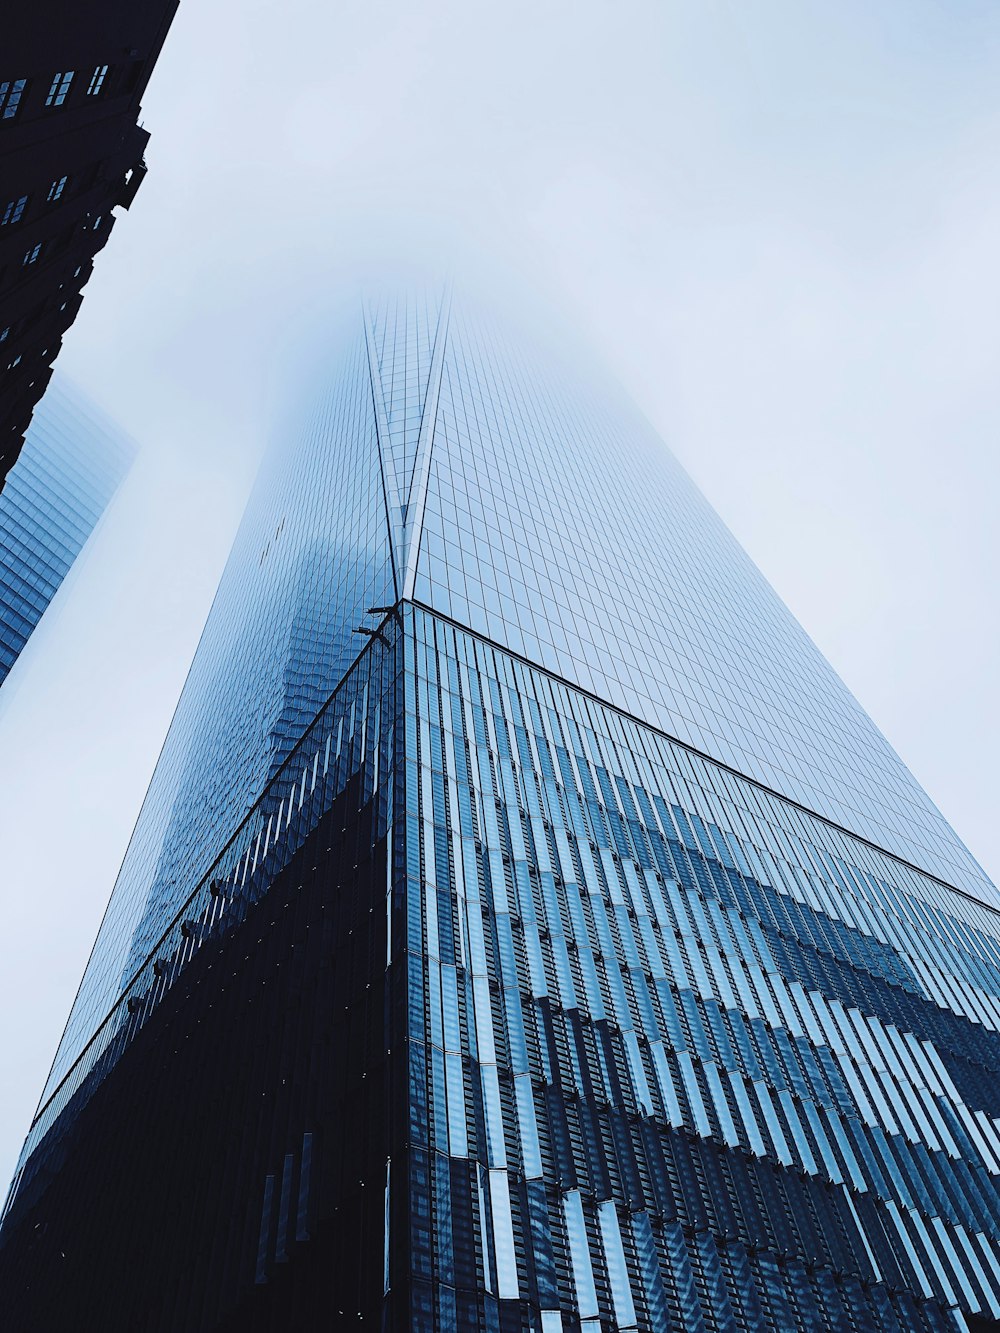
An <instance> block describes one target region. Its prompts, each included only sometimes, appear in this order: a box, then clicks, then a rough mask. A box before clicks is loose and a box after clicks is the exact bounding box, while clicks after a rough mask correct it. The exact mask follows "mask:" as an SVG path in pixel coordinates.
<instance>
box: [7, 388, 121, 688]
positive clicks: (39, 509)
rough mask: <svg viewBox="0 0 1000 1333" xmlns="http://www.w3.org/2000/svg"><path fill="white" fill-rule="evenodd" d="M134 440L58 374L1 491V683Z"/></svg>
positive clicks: (118, 477)
mask: <svg viewBox="0 0 1000 1333" xmlns="http://www.w3.org/2000/svg"><path fill="white" fill-rule="evenodd" d="M134 455H135V446H134V445H133V444H132V442H131V441H130V440H129V439H128V437H127V436H126V435H124V434H123V433H122V432H121V431H120V430H119V429H118V427H117V426H115V425H114V423H113V422H111V421H110V420H109V419H108V418H107V417H105V416H104V415H103V413H101V412H100V411H98V409H97V408H96V407H94V405H93V404H92V403H90V402H89V401H88V400H87V399H86V398H85V397H84V396H83V395H82V394H81V393H79V392H78V390H76V389H75V388H73V387H71V386H70V385H68V384H67V382H66V381H65V380H59V381H57V382H56V383H54V384H53V385H52V388H51V389H50V390H49V392H48V393H47V394H46V396H45V399H44V401H43V402H42V403H41V405H40V406H39V408H38V410H37V412H36V413H35V418H34V421H33V422H32V425H31V429H30V430H29V431H28V434H27V437H26V439H25V443H24V448H23V450H22V451H21V455H20V457H19V458H18V460H17V463H16V465H15V466H14V468H13V469H12V470H11V472H10V474H9V476H8V478H7V484H6V485H5V486H4V488H3V491H2V492H0V684H2V683H3V681H4V680H5V679H6V677H7V675H8V673H9V672H10V669H11V667H12V666H13V665H14V663H15V661H16V660H17V657H18V655H19V653H20V652H21V649H22V648H23V647H24V645H25V644H26V643H27V641H28V638H29V637H30V635H31V632H32V631H33V630H34V628H35V626H36V625H37V624H38V622H39V620H41V618H42V615H43V614H44V612H45V608H46V607H47V606H48V604H49V602H51V601H52V598H53V597H54V596H55V594H56V591H57V589H58V588H59V586H60V584H61V583H62V581H63V579H64V578H65V577H66V575H67V574H68V573H69V570H70V566H71V565H72V564H73V561H74V560H75V559H76V557H77V556H78V555H79V554H80V551H81V550H82V549H83V546H84V544H85V543H86V541H87V538H88V537H89V536H90V534H91V532H93V530H94V528H95V527H96V525H97V522H98V520H99V519H100V517H101V515H102V514H103V513H104V511H105V509H106V508H107V506H108V502H109V501H110V500H111V497H112V496H113V495H114V493H115V491H116V490H117V489H118V486H119V484H120V482H121V481H122V478H123V477H124V476H125V474H126V472H127V471H128V469H129V467H130V466H131V464H132V459H133V457H134Z"/></svg>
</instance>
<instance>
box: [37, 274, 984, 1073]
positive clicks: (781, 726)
mask: <svg viewBox="0 0 1000 1333" xmlns="http://www.w3.org/2000/svg"><path fill="white" fill-rule="evenodd" d="M400 599H406V600H412V601H414V602H416V603H417V604H420V605H423V606H425V607H427V608H429V609H432V610H434V611H435V612H437V613H439V614H441V615H444V616H446V617H449V618H450V619H452V620H453V621H454V622H456V623H457V624H458V625H460V626H464V627H467V628H469V629H471V630H473V631H475V632H476V633H478V634H481V635H483V636H485V637H486V638H487V639H489V640H491V641H492V642H494V643H496V644H498V645H499V646H501V647H503V648H505V649H507V650H509V651H511V652H513V653H515V654H518V655H519V656H521V657H523V658H525V659H527V660H528V661H530V662H532V663H535V664H537V665H538V666H540V667H542V668H544V669H545V670H546V671H548V672H550V673H552V674H553V675H554V676H556V677H558V678H560V679H561V680H563V681H566V682H568V683H569V684H571V685H574V686H577V687H579V688H581V689H583V690H585V691H588V692H589V693H591V694H592V695H594V696H596V697H597V698H599V699H601V700H602V701H605V702H606V703H609V704H611V705H613V706H614V707H615V708H618V709H620V710H621V711H622V712H623V713H626V714H629V715H630V716H632V717H634V718H636V719H638V720H639V721H641V722H644V723H646V724H649V725H651V726H653V727H655V728H657V729H659V730H660V731H662V732H663V733H665V734H666V735H668V736H670V737H673V738H676V739H677V740H679V741H681V742H682V743H683V744H685V745H687V746H689V747H691V748H692V749H694V750H696V751H698V752H699V753H701V754H703V755H706V756H708V757H709V758H711V759H713V760H715V761H718V762H720V763H722V764H724V765H726V766H727V767H729V768H730V769H732V770H734V771H736V772H738V773H739V774H742V775H744V776H745V777H748V778H750V779H751V780H752V781H753V782H755V783H758V784H760V786H761V787H763V788H767V789H769V790H771V791H774V792H776V793H778V794H779V795H781V796H783V797H785V798H788V799H790V800H792V801H794V802H796V803H798V804H799V805H801V806H803V807H805V808H806V809H807V810H809V811H811V812H813V813H815V814H817V815H819V816H820V817H821V818H822V819H825V820H828V821H830V822H831V823H832V824H835V825H837V826H838V827H840V828H843V829H845V830H847V831H848V832H850V833H852V834H854V835H856V836H859V837H861V838H863V839H865V840H867V841H868V842H870V843H872V844H874V845H875V846H877V847H879V848H882V849H884V850H885V851H887V852H889V853H890V854H891V855H892V856H895V857H897V858H900V859H901V860H903V861H905V862H907V863H909V864H910V865H913V866H916V867H918V868H919V869H920V870H922V871H925V872H927V873H929V874H930V875H932V876H936V877H937V878H939V879H940V880H942V881H944V882H945V883H946V884H950V885H954V886H956V887H957V888H959V889H961V890H963V891H965V892H967V893H970V894H972V895H974V896H976V897H979V898H981V899H983V900H984V901H988V902H991V903H994V902H996V891H995V889H994V888H993V886H992V884H991V883H990V881H989V880H988V878H987V877H986V876H985V875H984V873H983V872H982V870H981V869H980V868H979V866H978V865H977V863H976V862H975V860H974V859H973V857H972V856H971V855H970V853H969V852H968V850H967V849H966V848H965V846H964V845H963V844H962V842H961V841H960V839H959V838H958V837H957V835H956V834H955V833H954V832H953V830H952V829H951V828H950V827H949V825H948V824H947V822H946V821H945V820H944V818H943V817H942V816H941V814H940V813H939V811H938V810H937V809H936V807H935V806H934V805H933V803H932V802H931V801H930V799H929V798H928V797H927V795H926V794H925V793H924V791H923V790H922V789H921V787H920V786H919V785H918V783H917V782H916V781H915V780H914V778H913V777H912V776H911V774H910V773H909V772H908V770H907V769H906V767H905V766H904V765H903V763H902V762H901V760H900V759H899V757H898V756H897V755H896V754H895V752H894V751H893V749H892V747H891V746H890V745H889V744H888V742H887V741H886V740H885V738H884V737H883V736H882V734H881V733H880V732H879V731H878V729H877V728H876V727H875V725H874V724H873V723H872V722H871V720H870V719H869V718H868V716H867V715H866V713H865V712H864V710H863V709H862V708H861V707H860V706H859V704H858V703H857V701H856V700H855V699H854V698H853V696H852V695H851V694H850V692H849V691H848V690H847V688H846V687H845V685H844V684H843V683H842V681H841V680H840V679H839V677H838V676H837V675H836V673H835V672H834V671H833V670H832V668H831V667H830V666H829V664H828V663H827V662H826V660H825V659H824V658H823V656H822V655H821V654H820V652H819V651H818V649H817V648H816V647H815V645H814V644H813V643H812V641H811V640H810V639H809V637H808V636H807V635H806V634H805V632H804V631H803V630H802V628H801V627H800V626H799V624H798V623H797V622H796V620H795V619H794V618H793V616H792V615H791V613H790V612H789V611H788V610H787V608H786V607H785V606H784V605H783V604H782V602H781V601H780V599H779V598H778V597H777V596H776V594H775V593H774V591H773V590H772V589H771V587H770V586H769V585H768V583H767V582H766V580H765V579H764V578H763V577H762V575H761V574H760V573H759V571H758V570H757V569H756V568H755V567H754V565H753V564H752V562H751V561H750V560H749V558H748V557H747V556H746V554H745V553H744V552H743V550H742V549H741V548H740V546H739V545H738V544H737V542H736V541H735V540H734V538H733V537H732V536H731V534H730V533H729V532H728V530H727V529H726V528H725V526H724V525H723V523H722V522H721V520H720V519H719V518H718V516H717V515H716V514H715V513H714V511H713V510H712V509H711V508H710V506H709V505H708V504H707V503H706V501H705V500H704V498H703V497H702V496H701V494H700V493H699V492H698V490H697V489H696V487H695V486H694V485H693V484H692V482H691V480H690V478H689V477H688V476H687V474H686V473H685V472H684V470H683V469H682V468H681V467H680V465H679V464H678V463H677V462H676V460H675V459H674V458H673V457H672V455H671V454H670V453H669V451H668V450H667V448H666V447H665V445H664V444H663V443H662V441H661V440H660V439H659V438H658V437H657V436H656V435H655V433H654V432H653V431H652V429H651V428H650V427H649V425H648V423H646V422H645V421H644V420H643V419H642V418H641V417H640V416H639V415H638V414H637V413H635V412H634V410H632V409H631V408H629V407H628V406H627V404H625V403H623V402H622V401H620V400H619V397H618V395H617V393H616V391H615V390H613V389H611V388H604V387H601V386H600V385H599V384H597V383H595V381H594V378H593V376H592V375H591V374H589V373H588V374H586V375H581V374H580V373H579V372H578V371H577V370H575V369H573V368H572V367H569V366H567V365H566V364H564V363H563V362H562V361H561V359H560V358H559V357H558V356H557V355H556V354H554V353H552V352H550V351H549V350H547V349H545V348H542V347H540V346H537V345H534V344H533V343H532V342H531V341H530V340H527V341H526V340H524V339H523V338H521V337H520V335H515V334H513V333H512V332H511V330H510V329H509V328H508V327H507V326H506V325H505V324H500V323H498V321H497V320H496V319H495V318H494V317H492V316H489V315H484V314H483V313H481V311H480V310H479V309H478V307H477V306H474V305H473V304H472V303H471V302H470V301H468V300H466V299H464V298H463V297H462V295H461V293H458V292H457V293H455V294H454V295H453V296H451V295H449V296H445V295H444V294H442V292H440V291H434V292H431V293H427V292H423V293H420V294H418V295H407V296H405V297H394V298H390V299H382V300H374V301H370V302H368V303H367V304H366V306H365V309H364V311H363V313H361V314H360V315H359V317H358V319H357V322H356V332H355V334H354V335H353V337H352V338H350V339H349V341H348V345H347V347H346V348H345V350H344V352H343V355H342V357H341V359H340V362H339V366H338V368H337V370H336V372H335V374H334V377H333V380H332V383H331V385H330V387H329V389H328V391H327V392H326V394H325V395H324V396H323V397H322V399H321V401H320V403H319V406H318V408H317V409H316V410H315V411H314V413H313V415H312V417H311V419H310V422H309V424H308V426H307V427H306V428H305V429H303V430H301V431H299V432H293V433H290V434H289V435H288V436H283V437H280V438H279V439H277V441H276V442H275V445H274V447H273V449H272V451H271V453H270V455H269V457H268V459H267V460H266V461H265V464H264V467H263V468H262V471H261V475H260V478H259V481H258V484H257V487H256V489H255V492H254V496H253V498H252V500H251V503H250V505H249V507H248V510H247V513H246V516H245V518H244V521H243V523H242V526H241V528H240V531H239V534H238V536H237V539H236V542H235V545H234V549H233V552H232V555H231V557H230V560H229V563H228V565H227V568H226V571H225V574H224V576H223V579H222V583H221V585H220V589H219V593H218V595H217V598H216V601H215V605H214V606H213V609H212V613H211V615H210V617H209V620H208V623H207V625H206V628H205V631H204V634H203V636H202V640H201V643H200V645H199V648H198V652H197V655H196V657H195V660H194V663H193V665H192V668H191V673H190V676H189V678H188V681H187V684H186V686H185V689H184V693H183V695H182V697H181V700H180V703H179V705H178V708H177V712H176V715H175V717H174V721H173V724H172V726H171V729H170V733H169V735H168V737H167V741H166V744H165V746H164V749H163V753H162V755H161V758H160V761H159V764H158V765H157V769H156V773H155V774H154V777H153V781H152V783H151V785H150V789H149V792H148V794H147V797H146V801H145V803H144V806H143V809H142V813H141V815H140V818H139V821H138V824H137V826H136V829H135V833H134V835H133V838H132V842H131V844H130V846H129V850H128V853H127V855H126V857H125V861H124V864H123V867H122V870H121V874H120V876H119V880H118V883H117V886H116V888H115V892H114V895H113V897H112V900H111V903H110V905H109V908H108V912H107V915H106V917H105V920H104V923H103V925H102V928H101V933H100V936H99V939H98V941H97V944H96V946H95V949H94V953H93V956H92V958H91V960H90V964H89V966H88V969H87V973H86V976H85V978H84V981H83V984H82V987H81V990H80V994H79V996H78V998H77V1002H76V1005H75V1007H74V1010H73V1014H72V1016H71V1019H70V1022H69V1025H68V1027H67V1031H66V1034H65V1037H64V1039H63V1044H62V1046H61V1048H60V1051H59V1054H58V1056H57V1059H56V1063H55V1066H54V1068H53V1071H52V1075H51V1077H50V1083H49V1091H51V1088H52V1087H54V1086H55V1085H56V1084H57V1083H58V1081H59V1079H60V1078H61V1077H62V1076H63V1074H64V1073H65V1071H66V1069H67V1068H68V1067H69V1066H70V1065H71V1064H72V1062H73V1060H74V1059H75V1058H76V1056H77V1054H78V1053H79V1051H80V1049H81V1047H82V1046H83V1045H84V1044H85V1043H86V1041H87V1040H88V1039H89V1037H90V1035H91V1034H92V1033H93V1031H94V1029H95V1027H96V1026H97V1024H99V1023H100V1022H101V1020H102V1019H103V1017H104V1016H105V1014H106V1013H107V1012H108V1010H109V1009H110V1007H111V1006H112V1004H113V1003H114V1002H115V999H116V997H117V996H118V994H119V993H120V991H121V988H122V987H123V986H124V985H125V984H126V983H127V981H128V979H129V977H130V976H131V975H132V973H133V972H134V971H135V969H136V968H137V967H138V966H139V965H140V964H141V963H142V961H143V959H144V958H145V957H146V955H147V954H148V952H149V950H150V948H151V947H152V946H153V944H154V943H155V941H156V940H157V938H158V937H159V935H160V933H161V931H162V930H163V929H164V928H165V925H166V923H167V922H169V920H170V919H171V918H172V916H173V914H174V912H175V911H176V908H177V904H178V902H179V901H181V900H183V898H184V896H185V895H186V894H187V893H188V892H190V891H191V889H192V887H193V884H194V882H196V881H197V878H198V876H199V875H200V874H202V873H204V871H205V870H206V869H207V867H208V865H209V864H210V863H211V860H212V858H213V856H214V855H215V854H216V853H217V851H218V848H219V846H220V842H221V841H222V839H223V836H224V835H225V834H227V833H228V832H231V831H232V830H233V829H234V828H235V827H236V825H237V823H238V822H239V820H240V819H241V818H242V816H243V815H244V814H245V813H246V811H247V810H248V809H249V808H250V806H251V805H252V804H253V802H254V801H255V800H256V799H257V798H258V797H259V795H260V793H261V792H262V790H263V789H264V786H265V784H266V782H267V780H268V779H269V777H270V776H271V775H272V774H273V773H274V772H275V771H276V768H277V766H278V765H280V764H281V762H282V761H283V760H284V759H285V757H286V756H287V755H288V753H289V751H290V749H291V748H292V746H293V745H294V744H295V742H296V741H297V740H298V739H299V737H300V735H301V734H302V731H303V729H304V727H305V725H306V724H307V723H308V721H309V720H310V718H311V716H312V715H313V714H314V712H315V709H316V708H317V707H318V706H319V703H320V702H321V700H322V699H323V698H325V697H326V695H327V694H329V693H330V692H331V691H332V690H333V689H334V687H335V686H336V685H337V683H338V682H339V681H340V680H341V679H342V678H343V676H344V673H345V672H346V671H347V669H348V667H349V666H350V664H351V662H352V661H353V660H354V658H355V657H356V655H357V653H358V652H359V651H360V649H361V647H362V646H363V644H364V642H365V641H366V640H365V633H364V632H370V630H371V628H372V627H373V626H375V625H376V624H377V621H378V619H379V615H380V614H381V612H380V611H373V608H386V607H389V606H392V605H393V604H395V603H396V602H398V601H399V600H400ZM363 631H364V632H363Z"/></svg>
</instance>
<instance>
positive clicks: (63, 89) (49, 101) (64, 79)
mask: <svg viewBox="0 0 1000 1333" xmlns="http://www.w3.org/2000/svg"><path fill="white" fill-rule="evenodd" d="M73 73H74V71H73V70H71V69H70V70H67V71H66V72H65V73H59V74H54V75H53V76H52V83H51V86H50V87H49V91H48V92H47V93H46V95H45V105H46V106H62V104H63V103H64V102H65V101H66V97H67V95H68V93H69V90H70V85H71V84H72V82H73Z"/></svg>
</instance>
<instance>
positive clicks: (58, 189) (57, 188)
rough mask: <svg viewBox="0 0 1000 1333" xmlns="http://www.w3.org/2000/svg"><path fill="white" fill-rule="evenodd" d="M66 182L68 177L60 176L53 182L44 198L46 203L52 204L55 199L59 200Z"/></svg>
mask: <svg viewBox="0 0 1000 1333" xmlns="http://www.w3.org/2000/svg"><path fill="white" fill-rule="evenodd" d="M68 180H69V177H68V176H60V177H59V179H58V180H54V181H53V182H52V184H51V185H50V186H49V192H48V194H47V195H46V196H45V198H46V202H48V203H50V204H54V203H55V202H56V200H57V199H61V198H62V194H63V191H64V190H65V188H66V182H67V181H68Z"/></svg>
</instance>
